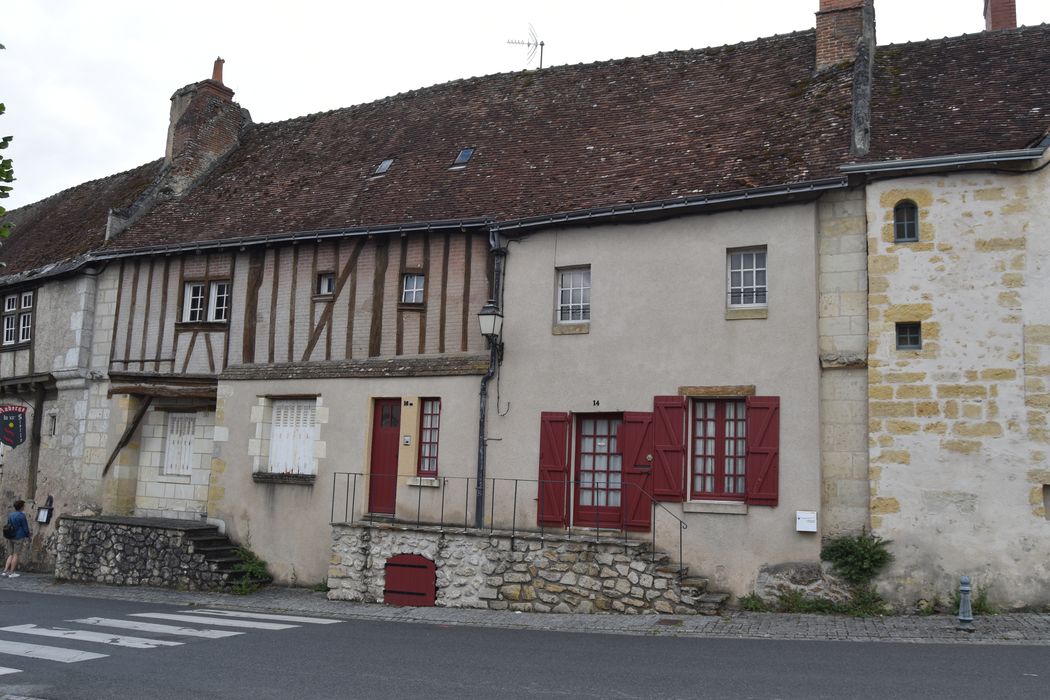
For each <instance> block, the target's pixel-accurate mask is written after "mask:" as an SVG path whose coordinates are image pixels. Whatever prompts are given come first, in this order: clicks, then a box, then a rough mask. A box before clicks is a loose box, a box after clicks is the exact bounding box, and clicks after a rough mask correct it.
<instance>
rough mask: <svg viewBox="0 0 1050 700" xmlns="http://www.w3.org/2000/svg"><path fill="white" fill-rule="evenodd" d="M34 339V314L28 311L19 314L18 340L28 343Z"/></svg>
mask: <svg viewBox="0 0 1050 700" xmlns="http://www.w3.org/2000/svg"><path fill="white" fill-rule="evenodd" d="M32 339H33V314H32V313H31V312H26V313H24V314H19V315H18V342H20V343H28V342H29V341H30V340H32Z"/></svg>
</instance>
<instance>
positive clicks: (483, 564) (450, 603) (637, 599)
mask: <svg viewBox="0 0 1050 700" xmlns="http://www.w3.org/2000/svg"><path fill="white" fill-rule="evenodd" d="M397 554H419V555H421V556H424V557H427V558H428V559H430V560H431V561H433V562H434V563H435V564H436V566H437V605H439V606H443V607H460V608H487V609H489V610H508V609H509V610H521V611H525V612H556V613H595V612H620V613H627V614H638V613H677V614H690V613H695V612H697V608H696V607H695V601H693V600H691V599H690V597H689V596H688V595H683V593H682V592H681V589H680V587H679V580H678V574H677V571H662V570H661V569H660V566H659V564H660V559H659V558H658V559H657V562H656V563H653V562H652V561H651V560H650V559H651V557H650V556H649V551H648V548H647V546H646V545H645V544H644V543H638V542H628V543H627V544H626V545H625V544H624V542H623V541H622V540H621V541H619V542H616V541H612V540H607V541H604V542H595V541H594V540H593V539H590V540H588V539H584V538H581V537H569V536H559V537H551V536H546V537H540V535H539V534H538V533H526V534H525V535H524V536H523V535H522V534H518V535H516V536H515V537H511V536H510V533H509V532H507V531H495V532H492V533H485V532H482V533H475V532H472V531H463V530H454V531H453V530H440V529H438V528H427V527H418V528H410V527H405V526H399V525H386V524H376V525H364V524H361V525H335V526H333V542H332V559H331V565H330V566H329V570H328V587H329V593H328V597H329V599H331V600H354V601H365V602H382V600H383V584H384V568H385V564H386V561H387V559H389V558H390V557H392V556H395V555H397Z"/></svg>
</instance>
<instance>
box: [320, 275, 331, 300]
mask: <svg viewBox="0 0 1050 700" xmlns="http://www.w3.org/2000/svg"><path fill="white" fill-rule="evenodd" d="M317 294H318V296H324V297H330V296H332V295H333V294H335V273H334V272H322V273H321V274H319V275H318V276H317Z"/></svg>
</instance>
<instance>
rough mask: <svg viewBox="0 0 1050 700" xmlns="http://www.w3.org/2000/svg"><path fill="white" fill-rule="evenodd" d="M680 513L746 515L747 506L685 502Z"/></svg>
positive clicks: (743, 504)
mask: <svg viewBox="0 0 1050 700" xmlns="http://www.w3.org/2000/svg"><path fill="white" fill-rule="evenodd" d="M682 511H683V512H685V513H721V514H723V515H747V504H746V503H744V502H743V501H686V502H685V503H683V504H682Z"/></svg>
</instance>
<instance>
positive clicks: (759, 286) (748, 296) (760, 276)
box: [726, 246, 768, 309]
mask: <svg viewBox="0 0 1050 700" xmlns="http://www.w3.org/2000/svg"><path fill="white" fill-rule="evenodd" d="M726 273H727V274H726V293H727V297H728V306H729V308H731V309H740V308H754V307H764V306H766V305H767V303H768V279H767V268H766V248H765V246H763V247H761V248H746V249H741V250H730V251H729V252H728V254H727V260H726Z"/></svg>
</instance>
